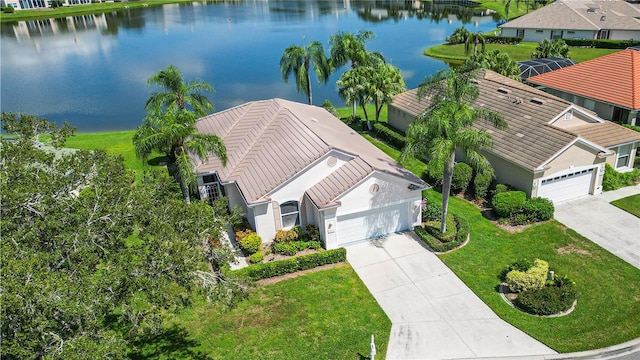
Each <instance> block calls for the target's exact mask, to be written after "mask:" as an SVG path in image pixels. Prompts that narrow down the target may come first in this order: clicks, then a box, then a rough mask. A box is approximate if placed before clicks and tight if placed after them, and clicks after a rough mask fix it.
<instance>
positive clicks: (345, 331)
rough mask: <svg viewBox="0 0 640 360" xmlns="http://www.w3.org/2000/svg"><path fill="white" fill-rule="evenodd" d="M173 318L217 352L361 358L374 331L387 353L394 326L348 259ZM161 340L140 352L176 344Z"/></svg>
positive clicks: (199, 345)
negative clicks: (234, 303) (227, 305)
mask: <svg viewBox="0 0 640 360" xmlns="http://www.w3.org/2000/svg"><path fill="white" fill-rule="evenodd" d="M171 323H172V324H175V325H177V328H178V329H180V328H182V329H184V330H186V332H187V333H188V338H187V339H186V342H187V344H188V347H189V348H190V351H191V353H197V352H200V353H202V354H204V355H207V356H208V357H209V358H212V359H362V358H364V357H367V358H368V354H369V352H370V347H369V342H370V340H371V335H374V336H375V339H376V348H377V352H378V356H379V358H380V359H384V358H385V353H386V351H387V348H386V347H387V342H388V340H389V333H390V331H391V321H390V320H389V319H388V318H387V316H386V314H385V313H384V311H382V309H381V308H380V306H379V305H378V303H377V302H376V301H375V299H374V298H373V297H372V296H371V294H370V293H369V291H368V290H367V288H366V287H365V286H364V284H363V283H362V281H360V279H359V278H358V275H357V274H356V273H355V272H354V271H353V269H352V268H351V267H350V266H349V265H343V266H339V267H336V268H333V269H329V270H323V271H319V272H315V273H310V274H306V275H304V276H300V277H297V278H294V279H289V280H285V281H281V282H279V283H276V284H273V285H265V286H260V287H258V288H257V289H256V291H255V293H253V294H252V295H251V296H250V297H249V299H248V300H246V301H244V302H242V303H241V304H240V305H239V306H238V307H237V308H236V309H233V310H229V311H220V310H214V309H212V308H211V307H209V306H207V305H206V304H205V303H200V304H198V305H196V306H194V307H193V308H192V309H190V310H189V311H186V312H184V313H181V314H180V315H178V316H177V317H175V318H174V319H173V320H172V321H171ZM180 340H181V341H185V339H180ZM156 345H157V344H154V343H153V342H149V343H148V344H147V345H146V346H143V348H142V350H141V353H140V354H139V355H140V357H139V358H153V357H155V356H156V355H163V357H164V356H166V355H167V353H166V351H167V349H173V348H176V347H174V346H170V345H167V344H164V345H166V346H159V347H158V346H156ZM177 348H179V347H177ZM179 355H180V356H179V357H180V358H189V356H185V352H182V353H180V354H179ZM134 358H136V357H134Z"/></svg>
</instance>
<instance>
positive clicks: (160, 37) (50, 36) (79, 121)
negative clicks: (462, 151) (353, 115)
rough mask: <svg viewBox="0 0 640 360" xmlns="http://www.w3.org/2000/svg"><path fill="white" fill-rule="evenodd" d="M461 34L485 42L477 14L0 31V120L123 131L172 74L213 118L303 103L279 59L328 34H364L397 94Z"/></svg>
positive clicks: (165, 11)
mask: <svg viewBox="0 0 640 360" xmlns="http://www.w3.org/2000/svg"><path fill="white" fill-rule="evenodd" d="M462 25H464V26H465V27H467V28H468V29H470V30H471V31H483V32H484V31H490V30H492V29H494V28H496V26H497V18H496V17H495V16H492V15H491V14H488V11H482V10H471V9H466V8H462V7H460V6H458V5H452V4H443V3H436V4H434V3H432V2H422V3H421V2H419V1H348V0H345V1H317V0H299V1H267V0H263V1H242V0H236V1H221V2H193V3H191V4H179V5H178V4H173V5H164V6H161V7H148V8H142V9H125V10H122V11H118V12H111V13H105V14H99V15H86V16H74V17H68V18H64V19H56V20H53V19H49V20H37V21H26V22H18V23H9V24H6V23H5V24H2V29H1V39H2V41H1V53H0V54H1V55H0V56H1V58H0V60H1V61H0V64H1V65H0V85H1V102H0V105H1V110H2V111H4V112H7V111H13V112H24V113H28V114H34V115H37V116H40V117H45V118H47V119H49V120H52V121H55V122H58V123H61V122H62V121H64V120H67V121H69V122H70V123H71V124H72V125H75V126H78V129H79V131H80V132H94V131H108V130H127V129H134V128H136V127H137V126H138V125H139V124H140V121H141V120H142V119H143V118H144V116H145V110H144V104H145V102H146V100H147V98H148V97H149V95H150V94H151V93H152V92H154V91H158V88H155V87H150V86H147V85H146V80H147V79H148V78H149V77H150V76H151V75H153V74H154V73H156V72H158V71H159V70H162V69H165V68H166V67H167V65H169V64H173V65H175V66H176V67H178V69H180V70H181V71H182V73H183V75H184V77H185V79H186V80H191V79H200V80H204V81H206V82H208V83H209V84H211V85H213V87H214V88H215V90H216V91H215V93H214V94H212V95H210V96H209V99H210V100H211V102H212V103H213V105H214V107H215V110H216V111H220V110H224V109H228V108H230V107H233V106H236V105H239V104H242V103H244V102H247V101H251V100H261V99H269V98H274V97H279V98H284V99H289V100H294V101H300V102H306V97H305V96H304V95H301V94H298V92H297V90H296V87H295V80H294V79H293V77H292V78H291V80H290V81H289V83H287V84H285V83H284V81H283V80H282V77H281V75H280V70H279V61H280V57H281V56H282V53H283V51H284V49H285V48H286V47H288V46H290V45H294V44H295V45H302V44H303V41H304V42H306V43H308V42H310V41H314V40H318V41H321V42H322V43H323V45H325V51H326V52H327V54H328V51H329V50H328V46H329V45H328V41H329V37H330V36H331V35H332V34H334V33H335V32H337V31H346V32H354V33H355V32H357V31H358V30H360V29H366V30H371V31H373V32H374V33H375V34H376V37H375V39H373V40H371V41H370V42H369V43H368V45H367V48H368V50H370V51H378V52H381V53H382V54H383V55H384V56H385V58H386V60H387V62H389V63H391V64H393V65H394V66H396V67H398V68H400V69H401V70H402V74H403V76H404V78H405V81H406V83H407V87H408V88H414V87H417V86H418V85H419V84H420V82H421V81H422V80H423V79H424V77H425V76H427V75H429V74H433V73H434V72H436V71H437V70H439V69H442V68H445V67H446V66H447V65H446V64H445V63H444V62H442V61H438V60H435V59H431V58H428V57H426V56H424V55H423V51H424V50H425V49H426V48H428V47H430V46H432V45H435V44H439V43H442V42H444V40H445V37H447V36H448V35H450V34H451V33H452V32H453V30H454V29H455V28H457V27H459V26H462ZM346 69H347V68H346V67H345V68H343V69H339V70H338V71H337V72H336V74H334V75H332V77H331V78H330V79H329V82H328V83H327V84H325V85H324V86H319V85H318V84H317V82H316V81H315V79H314V80H313V84H312V91H313V95H314V97H313V98H314V104H316V105H321V104H322V102H323V101H324V100H325V99H329V100H330V101H331V102H332V103H333V104H334V105H335V106H336V107H342V106H344V102H343V101H341V100H340V98H339V97H338V94H337V91H336V87H335V82H336V80H337V79H338V78H339V77H340V74H342V72H344V71H345V70H346Z"/></svg>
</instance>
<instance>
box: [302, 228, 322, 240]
mask: <svg viewBox="0 0 640 360" xmlns="http://www.w3.org/2000/svg"><path fill="white" fill-rule="evenodd" d="M302 237H304V239H305V240H307V241H317V242H320V229H319V228H318V226H317V225H313V224H307V225H305V226H303V227H302Z"/></svg>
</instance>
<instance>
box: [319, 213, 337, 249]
mask: <svg viewBox="0 0 640 360" xmlns="http://www.w3.org/2000/svg"><path fill="white" fill-rule="evenodd" d="M320 222H321V223H322V224H324V225H323V226H319V228H320V238H322V239H323V240H324V244H325V248H326V249H327V250H331V249H335V248H337V247H338V236H337V233H336V230H337V227H338V224H337V219H336V208H331V209H326V210H322V211H320Z"/></svg>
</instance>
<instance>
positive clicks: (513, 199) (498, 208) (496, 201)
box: [491, 191, 527, 218]
mask: <svg viewBox="0 0 640 360" xmlns="http://www.w3.org/2000/svg"><path fill="white" fill-rule="evenodd" d="M525 201H527V195H526V194H525V193H524V191H506V192H501V193H497V194H495V195H494V196H493V199H491V206H492V207H493V211H495V213H496V214H498V216H499V217H501V218H510V217H511V215H514V214H516V213H517V212H519V211H520V210H521V209H522V207H523V206H524V203H525Z"/></svg>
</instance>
